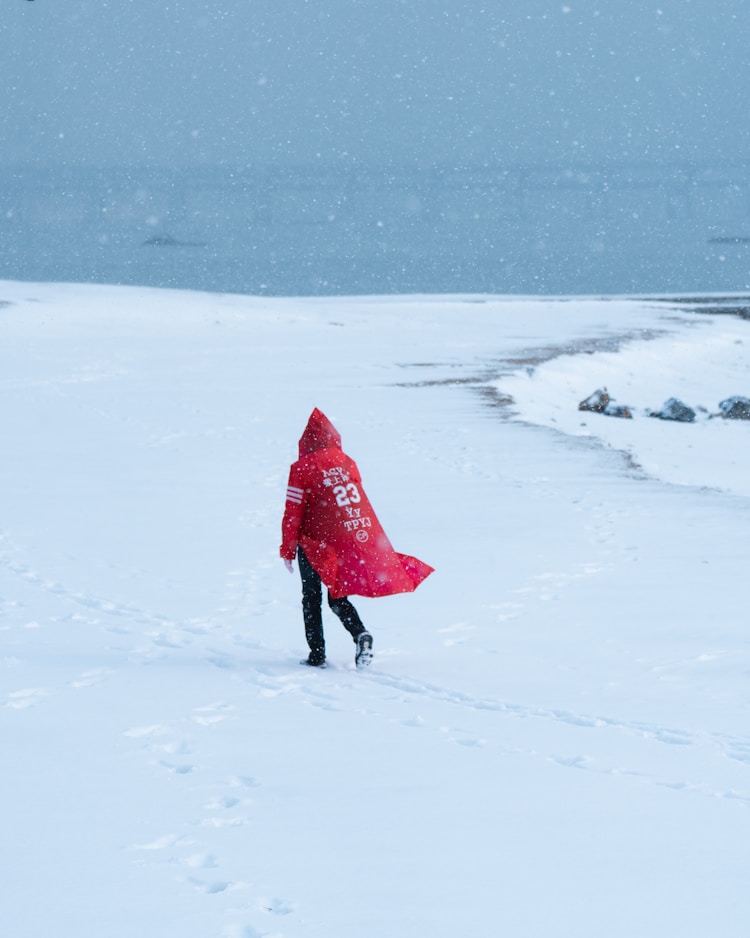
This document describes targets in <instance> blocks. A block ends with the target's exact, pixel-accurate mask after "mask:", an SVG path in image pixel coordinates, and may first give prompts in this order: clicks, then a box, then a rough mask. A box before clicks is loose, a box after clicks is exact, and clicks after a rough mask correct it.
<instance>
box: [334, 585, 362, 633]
mask: <svg viewBox="0 0 750 938" xmlns="http://www.w3.org/2000/svg"><path fill="white" fill-rule="evenodd" d="M328 605H329V606H330V607H331V609H332V611H333V612H334V613H335V615H337V616H338V617H339V619H341V624H342V625H343V626H344V628H345V629H346V631H347V632H348V633H349V634H350V635H351V637H352V638H353V639H354V641H355V642H356V641H357V639H358V638H359V636H360V635H361V634H362V633H363V632H366V631H367V629H365V627H364V625H362V620H361V619H360V617H359V614H358V612H357V610H356V609H355V608H354V606H353V605H352V604H351V603H350V602H349V600H348V599H347V597H346V596H340V597H339V598H338V599H334V598H333V596H331V594H330V593H329V594H328Z"/></svg>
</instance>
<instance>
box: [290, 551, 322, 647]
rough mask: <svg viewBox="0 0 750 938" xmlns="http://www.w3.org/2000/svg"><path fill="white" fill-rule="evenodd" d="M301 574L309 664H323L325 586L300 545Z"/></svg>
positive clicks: (298, 556)
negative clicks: (323, 586)
mask: <svg viewBox="0 0 750 938" xmlns="http://www.w3.org/2000/svg"><path fill="white" fill-rule="evenodd" d="M297 562H298V563H299V575H300V578H301V580H302V618H303V619H304V622H305V638H306V639H307V644H308V647H309V648H310V657H309V658H308V663H309V664H322V663H323V662H324V661H325V659H326V643H325V637H324V635H323V613H322V608H321V606H322V603H323V588H322V586H321V583H320V577H319V576H318V574H317V572H316V571H315V570H314V569H313V566H312V564H311V563H310V561H309V560H308V559H307V557H306V556H305V553H304V551H303V550H302V548H301V547H300V548H299V549H298V550H297Z"/></svg>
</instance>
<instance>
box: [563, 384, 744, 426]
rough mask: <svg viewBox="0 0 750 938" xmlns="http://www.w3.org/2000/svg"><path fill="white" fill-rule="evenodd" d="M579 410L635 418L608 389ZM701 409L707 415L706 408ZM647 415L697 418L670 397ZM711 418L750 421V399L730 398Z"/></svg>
mask: <svg viewBox="0 0 750 938" xmlns="http://www.w3.org/2000/svg"><path fill="white" fill-rule="evenodd" d="M578 409H579V410H587V411H591V412H592V413H595V414H605V415H606V416H607V417H624V418H625V419H626V420H630V419H632V417H633V410H632V408H630V407H627V406H625V405H624V404H616V403H615V401H614V399H613V398H612V397H610V395H609V392H608V391H607V389H606V388H599V389H598V390H596V391H594V393H593V394H589V396H588V397H587V398H586V399H585V400H583V401H581V403H580V404H579V405H578ZM700 409H701V410H703V411H704V413H707V411H705V409H704V408H700ZM646 413H647V415H648V416H649V417H657V418H658V419H659V420H676V421H677V422H679V423H693V421H694V420H695V418H696V417H697V411H695V410H693V408H692V407H689V406H688V405H687V404H685V403H683V401H681V400H678V398H676V397H670V398H669V400H667V401H665V402H664V404H662V406H661V408H660V409H659V410H649V411H647V412H646ZM709 416H710V417H722V418H724V419H725V420H750V398H748V397H739V396H737V397H728V398H727V399H726V400H724V401H720V403H719V412H718V413H717V414H709Z"/></svg>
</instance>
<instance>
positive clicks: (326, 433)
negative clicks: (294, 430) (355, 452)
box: [299, 407, 341, 459]
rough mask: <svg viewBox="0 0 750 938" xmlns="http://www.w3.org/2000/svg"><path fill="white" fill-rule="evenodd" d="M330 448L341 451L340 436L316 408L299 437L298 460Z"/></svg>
mask: <svg viewBox="0 0 750 938" xmlns="http://www.w3.org/2000/svg"><path fill="white" fill-rule="evenodd" d="M331 447H333V448H335V449H341V434H340V433H339V431H338V430H337V429H336V427H334V425H333V424H332V423H331V421H330V420H329V419H328V417H326V415H325V414H324V413H323V412H322V411H321V410H318V408H317V407H316V408H315V410H314V411H313V412H312V413H311V414H310V419H309V420H308V421H307V426H306V427H305V430H304V433H303V434H302V436H301V437H300V441H299V455H300V459H301V458H302V457H303V456H309V455H310V453H314V452H315V450H317V449H329V448H331Z"/></svg>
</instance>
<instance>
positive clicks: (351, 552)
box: [280, 408, 433, 668]
mask: <svg viewBox="0 0 750 938" xmlns="http://www.w3.org/2000/svg"><path fill="white" fill-rule="evenodd" d="M280 554H281V558H282V560H283V561H284V564H285V565H286V568H287V569H288V570H289V572H290V573H291V572H292V571H293V569H294V566H293V561H294V558H295V556H296V557H297V561H298V563H299V572H300V577H301V579H302V617H303V620H304V624H305V638H306V639H307V644H308V647H309V649H310V654H309V655H308V657H307V658H306V659H305V660H304V661H303V662H302V663H303V664H307V665H310V666H311V667H318V668H319V667H325V663H326V649H325V636H324V632H323V616H322V604H323V586H325V587H326V589H327V590H328V604H329V606H330V607H331V609H332V611H333V612H334V613H335V615H337V616H338V618H339V619H340V620H341V623H342V625H343V626H344V628H345V629H346V630H347V631H348V632H349V634H350V635H351V637H352V639H353V640H354V643H355V645H356V653H355V658H354V660H355V664H356V665H357V667H359V668H361V667H365V666H366V665H368V664H369V663H370V661H371V660H372V645H373V638H372V635H371V634H370V633H369V632H368V631H367V629H366V628H365V627H364V625H363V624H362V620H361V619H360V617H359V614H358V613H357V610H356V609H355V608H354V606H353V605H352V603H351V602H350V601H349V599H348V597H349V596H352V595H356V596H390V595H393V594H394V593H408V592H412V591H413V590H415V589H416V588H417V586H419V584H420V583H421V582H422V581H423V580H424V579H425V578H426V577H428V576H429V575H430V573H432V572H433V568H432V567H430V566H428V565H427V564H426V563H423V562H422V561H421V560H417V559H416V557H410V556H408V555H406V554H399V553H396V551H395V550H394V549H393V547H392V546H391V543H390V541H389V540H388V537H387V536H386V533H385V531H384V530H383V528H382V527H381V525H380V522H379V521H378V519H377V517H376V515H375V512H374V511H373V509H372V505H371V504H370V501H369V499H368V498H367V496H366V495H365V492H364V489H363V488H362V479H361V477H360V474H359V469H358V468H357V464H356V463H355V462H354V460H353V459H351V458H350V457H349V456H347V455H346V454H345V453H344V452H343V451H342V449H341V436H340V435H339V433H338V431H337V430H336V428H335V427H334V426H333V424H332V423H331V421H330V420H329V419H328V418H327V417H326V416H325V414H323V413H322V412H321V411H320V410H318V409H317V408H315V410H313V412H312V414H311V415H310V418H309V420H308V422H307V426H306V427H305V430H304V433H303V434H302V437H301V438H300V441H299V459H298V460H297V461H296V462H295V463H293V464H292V466H291V468H290V470H289V483H288V486H287V492H286V504H285V508H284V517H283V520H282V523H281V547H280Z"/></svg>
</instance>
